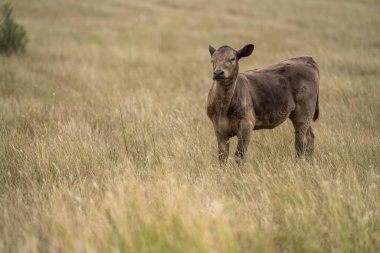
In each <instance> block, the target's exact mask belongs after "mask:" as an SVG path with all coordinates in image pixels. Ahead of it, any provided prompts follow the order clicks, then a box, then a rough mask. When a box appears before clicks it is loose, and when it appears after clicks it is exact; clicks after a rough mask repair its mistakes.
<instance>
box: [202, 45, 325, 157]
mask: <svg viewBox="0 0 380 253" xmlns="http://www.w3.org/2000/svg"><path fill="white" fill-rule="evenodd" d="M253 49H254V46H253V45H252V44H249V45H246V46H245V47H243V48H242V49H240V50H239V51H236V50H234V49H233V48H231V47H229V46H222V47H220V48H219V49H218V50H216V49H215V48H213V47H212V46H210V47H209V51H210V54H211V62H212V63H213V79H214V82H213V84H212V86H211V89H210V91H209V94H208V101H207V115H208V117H209V118H210V120H211V121H212V124H213V126H214V130H215V135H216V138H217V141H218V149H219V161H220V163H221V164H224V163H226V161H227V159H228V153H229V138H231V137H234V136H237V137H238V145H237V149H236V152H235V160H236V162H237V163H238V164H240V163H241V162H242V161H243V160H244V157H245V153H246V150H247V147H248V144H249V139H250V134H251V131H252V130H258V129H272V128H274V127H276V126H278V125H280V124H281V123H283V122H284V121H285V120H286V119H287V118H289V119H290V120H291V121H292V123H293V126H294V129H295V149H296V157H297V158H300V157H302V156H304V155H305V154H306V158H311V156H312V153H313V149H314V134H313V129H312V128H311V126H310V122H311V121H312V120H314V121H315V120H316V119H317V118H318V113H319V109H318V90H319V89H318V86H319V70H318V65H317V63H316V62H315V61H314V60H313V58H311V57H309V56H301V57H295V58H291V59H287V60H284V61H281V62H279V63H277V64H274V65H271V66H269V67H266V68H260V69H254V70H248V71H244V72H241V73H239V63H238V61H239V60H240V58H242V57H247V56H249V55H251V53H252V51H253Z"/></svg>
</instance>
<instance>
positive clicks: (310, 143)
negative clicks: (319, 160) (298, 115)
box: [306, 126, 314, 160]
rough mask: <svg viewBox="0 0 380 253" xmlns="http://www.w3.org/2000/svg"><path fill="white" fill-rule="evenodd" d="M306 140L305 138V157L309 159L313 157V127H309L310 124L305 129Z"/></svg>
mask: <svg viewBox="0 0 380 253" xmlns="http://www.w3.org/2000/svg"><path fill="white" fill-rule="evenodd" d="M306 140H307V144H306V159H307V160H311V158H312V157H313V153H314V133H313V129H312V128H311V126H309V128H308V129H307V132H306Z"/></svg>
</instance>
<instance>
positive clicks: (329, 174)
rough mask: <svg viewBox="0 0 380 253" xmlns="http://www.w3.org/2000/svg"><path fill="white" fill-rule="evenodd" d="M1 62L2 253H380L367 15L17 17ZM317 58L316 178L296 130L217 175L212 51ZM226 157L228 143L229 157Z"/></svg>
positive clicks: (373, 64)
mask: <svg viewBox="0 0 380 253" xmlns="http://www.w3.org/2000/svg"><path fill="white" fill-rule="evenodd" d="M13 5H14V9H15V16H16V20H18V21H19V22H20V23H21V24H23V25H24V26H25V28H26V29H27V31H28V34H29V37H30V44H29V45H28V48H27V52H26V54H24V55H18V56H14V57H1V58H0V251H1V252H379V249H380V189H379V184H380V171H379V169H380V166H379V165H380V158H379V151H380V149H379V146H380V138H379V131H380V130H379V125H380V124H379V123H380V122H379V119H380V113H379V111H380V110H379V109H380V100H379V98H378V96H379V94H380V87H379V85H380V83H379V78H380V57H379V48H380V44H379V34H380V16H379V15H378V13H379V10H380V6H379V4H378V2H377V1H339V0H334V1H327V0H325V1H324V0H320V1H301V0H294V1H286V2H285V1H280V0H271V1H248V0H241V1H214V0H213V1H208V2H203V1H200V0H196V1H191V2H190V1H181V0H170V1H161V0H150V1H118V0H107V1H100V0H97V1H95V0H94V1H85V2H80V1H74V0H65V1H58V2H57V1H48V0H39V1H36V0H32V1H26V0H17V1H14V2H13ZM250 42H253V43H254V44H255V45H256V50H255V51H254V54H253V55H252V56H251V57H249V58H247V59H244V60H242V61H241V66H240V67H241V69H242V70H244V69H247V68H255V67H262V66H265V65H269V64H271V63H274V62H277V61H279V60H282V59H284V58H287V57H291V56H296V55H304V54H308V55H313V56H314V57H315V59H316V60H317V61H318V63H319V65H320V71H321V78H322V80H321V85H320V108H321V117H320V120H319V121H318V122H317V123H315V124H314V129H315V132H316V153H315V159H314V162H313V163H311V164H310V163H306V162H299V163H295V161H294V158H293V157H294V150H293V145H294V144H293V129H292V126H291V124H290V123H285V124H283V125H282V126H280V127H278V128H276V129H274V130H271V131H256V132H254V133H253V135H252V144H251V146H250V148H249V153H248V160H247V163H246V165H245V166H244V167H242V168H238V167H236V166H235V165H234V163H233V162H231V163H229V165H228V166H227V167H226V168H224V169H222V168H219V166H218V162H217V156H216V141H215V138H214V136H213V130H212V126H211V124H210V122H209V120H208V119H207V117H206V114H205V110H204V106H205V101H206V97H207V92H208V89H209V87H210V85H211V80H210V73H211V66H210V63H209V55H208V50H207V47H208V44H209V43H211V44H212V45H214V46H221V45H222V44H228V45H231V46H233V47H235V48H238V47H241V46H243V45H244V44H246V43H250ZM233 144H235V145H236V141H234V142H233Z"/></svg>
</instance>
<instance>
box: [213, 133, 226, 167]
mask: <svg viewBox="0 0 380 253" xmlns="http://www.w3.org/2000/svg"><path fill="white" fill-rule="evenodd" d="M215 135H216V139H217V141H218V157H219V163H220V165H225V164H226V163H227V160H228V154H229V152H230V142H229V137H228V136H224V135H222V134H220V133H218V132H215Z"/></svg>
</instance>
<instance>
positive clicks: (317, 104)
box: [313, 92, 319, 121]
mask: <svg viewBox="0 0 380 253" xmlns="http://www.w3.org/2000/svg"><path fill="white" fill-rule="evenodd" d="M318 97H319V92H318V94H317V103H316V105H315V111H314V116H313V121H316V120H317V119H318V117H319V103H318Z"/></svg>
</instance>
